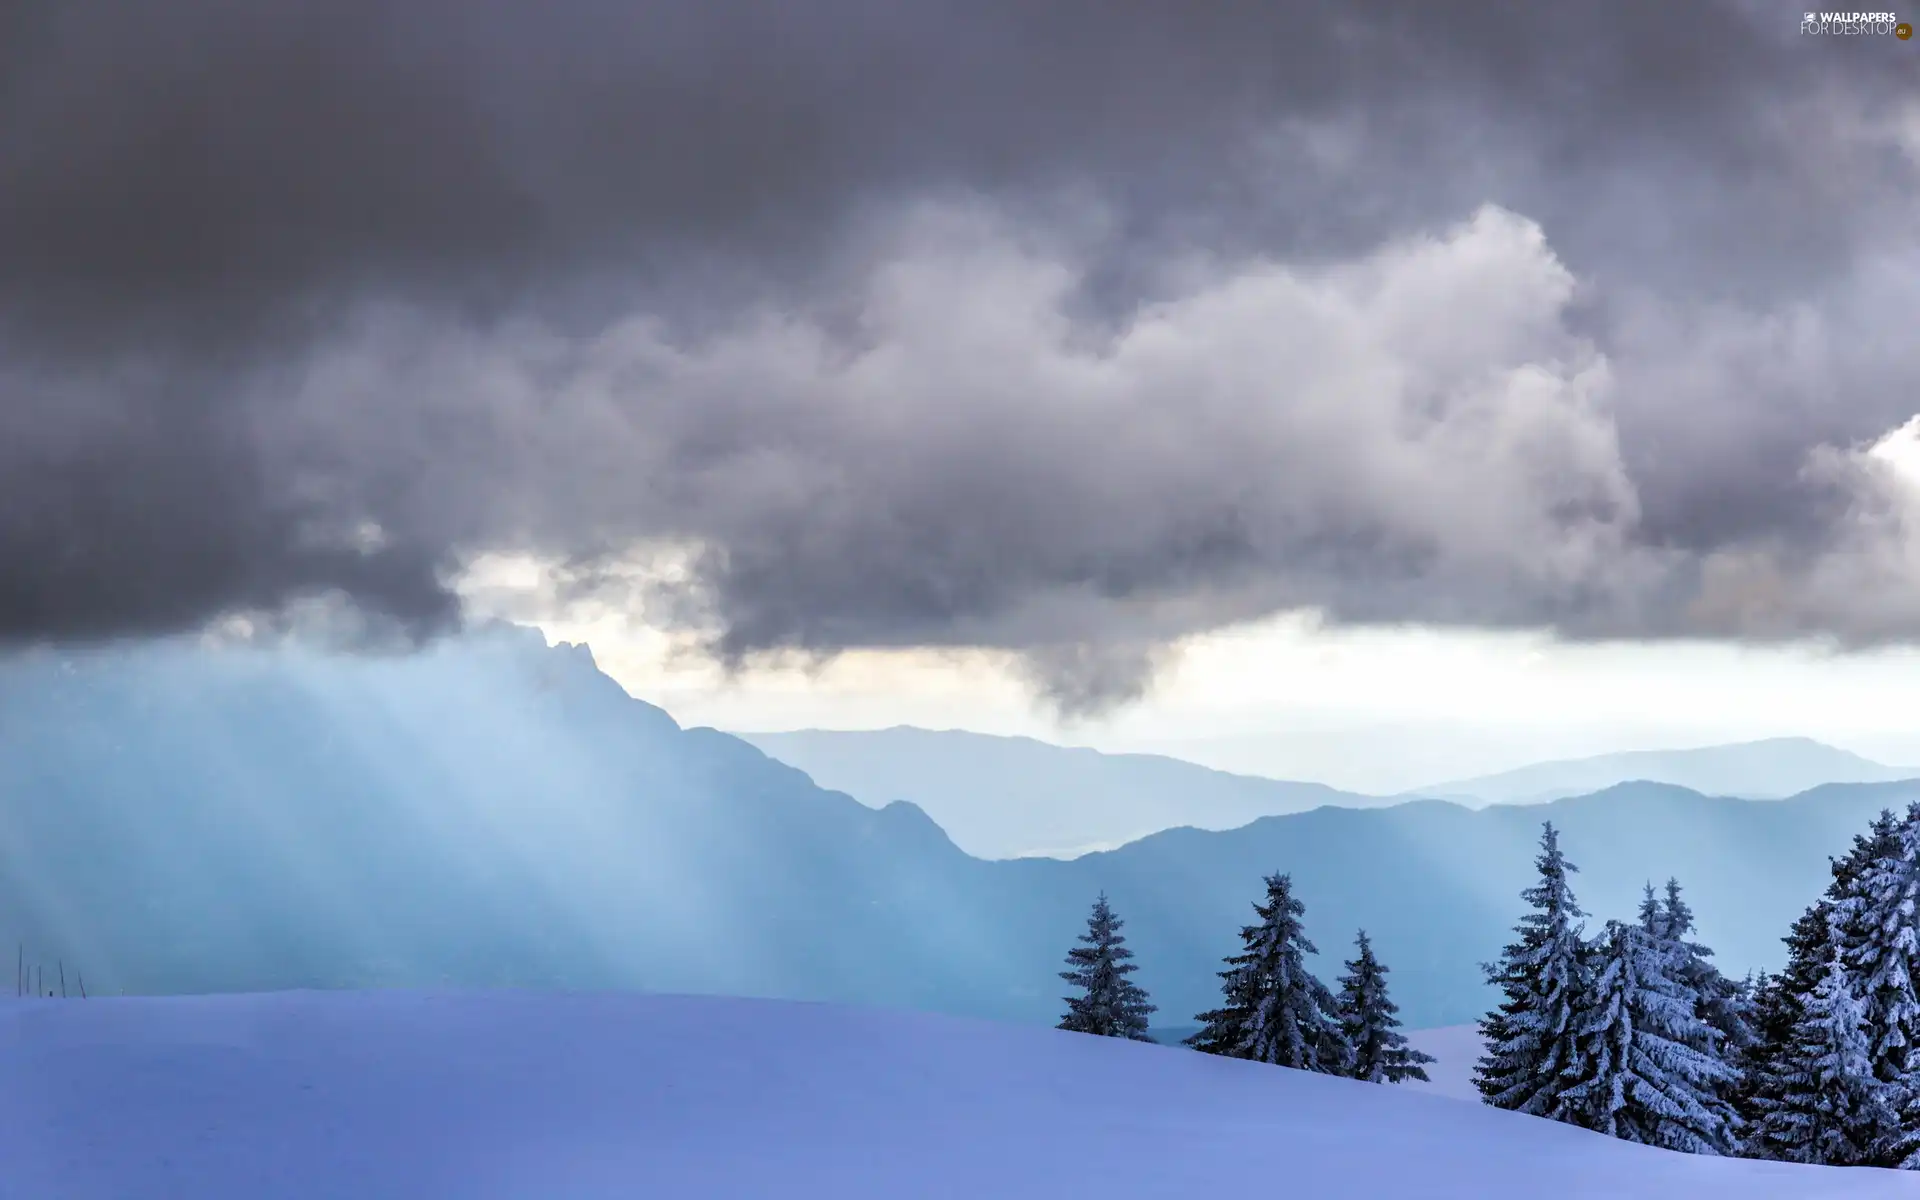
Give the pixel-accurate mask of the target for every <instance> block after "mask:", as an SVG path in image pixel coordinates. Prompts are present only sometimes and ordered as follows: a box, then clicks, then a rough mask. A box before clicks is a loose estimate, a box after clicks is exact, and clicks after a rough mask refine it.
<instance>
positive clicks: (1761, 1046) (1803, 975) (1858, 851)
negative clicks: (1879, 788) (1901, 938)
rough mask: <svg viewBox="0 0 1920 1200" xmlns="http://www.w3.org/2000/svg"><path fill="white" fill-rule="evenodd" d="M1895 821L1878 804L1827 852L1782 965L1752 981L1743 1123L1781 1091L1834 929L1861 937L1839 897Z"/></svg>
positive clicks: (1886, 847)
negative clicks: (1838, 849)
mask: <svg viewBox="0 0 1920 1200" xmlns="http://www.w3.org/2000/svg"><path fill="white" fill-rule="evenodd" d="M1899 828H1900V823H1899V821H1898V820H1897V819H1895V817H1894V815H1893V813H1892V812H1890V811H1888V810H1885V809H1882V810H1881V812H1880V815H1879V816H1878V817H1876V818H1875V819H1874V822H1873V824H1872V825H1871V826H1870V827H1869V828H1868V830H1867V832H1866V833H1863V834H1855V835H1854V839H1853V845H1852V847H1850V848H1849V849H1848V851H1847V853H1846V854H1844V855H1842V856H1840V857H1839V858H1835V859H1833V860H1831V862H1830V863H1829V864H1828V867H1829V871H1830V873H1831V876H1832V878H1831V880H1830V881H1829V883H1828V885H1827V890H1826V893H1825V894H1824V895H1823V896H1822V897H1821V898H1820V899H1819V900H1817V901H1815V902H1814V903H1813V905H1811V906H1810V907H1809V908H1808V909H1807V910H1806V911H1805V912H1804V913H1802V914H1801V915H1800V917H1799V919H1798V920H1796V921H1795V922H1794V923H1793V928H1792V930H1791V931H1790V932H1789V933H1788V934H1787V936H1786V939H1785V941H1786V945H1787V964H1786V966H1785V967H1784V968H1783V969H1782V970H1781V971H1780V972H1779V973H1778V974H1775V975H1771V976H1766V977H1764V978H1763V979H1762V980H1761V981H1760V982H1758V983H1757V984H1756V986H1755V988H1754V992H1753V1000H1752V1005H1751V1010H1750V1011H1751V1015H1750V1018H1749V1023H1750V1025H1751V1026H1752V1029H1753V1043H1752V1045H1750V1046H1749V1047H1748V1048H1747V1050H1746V1052H1745V1053H1744V1054H1743V1055H1742V1056H1741V1057H1742V1064H1741V1065H1742V1068H1743V1071H1742V1076H1741V1081H1740V1086H1739V1090H1738V1104H1739V1108H1740V1113H1741V1116H1742V1117H1743V1118H1744V1119H1745V1120H1746V1121H1747V1122H1748V1123H1750V1124H1751V1123H1754V1122H1757V1121H1759V1120H1760V1118H1761V1117H1762V1115H1764V1114H1765V1113H1767V1112H1769V1111H1772V1110H1773V1108H1774V1106H1777V1105H1778V1104H1779V1103H1780V1102H1781V1101H1782V1100H1783V1099H1784V1089H1785V1088H1786V1086H1787V1081H1788V1076H1789V1075H1790V1074H1791V1073H1792V1071H1793V1069H1794V1068H1791V1067H1790V1065H1789V1064H1788V1062H1787V1059H1788V1058H1789V1057H1791V1056H1792V1055H1793V1054H1794V1053H1795V1039H1796V1036H1797V1035H1796V1032H1795V1031H1796V1030H1797V1029H1798V1027H1799V1025H1800V1022H1801V1019H1802V1018H1803V1017H1804V1016H1805V1014H1806V1001H1807V999H1808V998H1809V997H1811V996H1812V995H1813V993H1814V991H1815V990H1816V989H1817V988H1819V986H1820V984H1821V981H1822V980H1823V979H1825V977H1826V974H1827V970H1828V967H1829V966H1830V964H1831V961H1832V957H1833V954H1832V947H1833V945H1834V939H1835V937H1836V936H1838V938H1839V939H1840V944H1841V946H1842V948H1843V950H1844V948H1845V947H1847V946H1849V945H1855V944H1858V942H1859V941H1860V940H1861V939H1860V937H1859V935H1858V934H1857V933H1854V932H1849V924H1850V923H1849V921H1848V919H1847V914H1846V913H1844V912H1842V911H1841V906H1840V902H1841V901H1842V900H1843V899H1845V898H1846V897H1848V896H1850V895H1853V894H1854V893H1855V882H1856V881H1857V880H1858V879H1859V877H1860V876H1861V875H1862V874H1863V873H1865V872H1866V870H1867V869H1868V867H1869V866H1871V865H1872V863H1873V862H1874V861H1875V860H1877V859H1879V858H1882V857H1884V856H1886V855H1888V854H1890V853H1893V851H1894V848H1895V843H1896V841H1897V836H1898V833H1899ZM1843 961H1844V960H1843ZM1770 1145H1771V1143H1770V1142H1768V1141H1767V1140H1765V1139H1759V1138H1756V1139H1753V1140H1752V1141H1751V1143H1750V1146H1749V1151H1750V1152H1751V1153H1755V1154H1759V1155H1762V1156H1765V1155H1767V1154H1769V1153H1770V1150H1769V1147H1770Z"/></svg>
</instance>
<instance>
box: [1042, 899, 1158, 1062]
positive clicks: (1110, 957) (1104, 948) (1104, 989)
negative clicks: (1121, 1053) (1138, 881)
mask: <svg viewBox="0 0 1920 1200" xmlns="http://www.w3.org/2000/svg"><path fill="white" fill-rule="evenodd" d="M1125 924H1126V922H1125V921H1122V920H1121V919H1120V918H1119V917H1116V916H1114V915H1113V908H1112V906H1111V905H1109V904H1108V903H1107V896H1106V893H1105V892H1102V893H1101V894H1100V898H1099V899H1097V900H1095V901H1094V902H1093V912H1092V914H1091V915H1089V916H1088V917H1087V931H1086V932H1085V933H1083V934H1081V935H1080V941H1081V942H1082V945H1079V946H1076V947H1074V948H1073V949H1071V950H1069V951H1067V964H1068V967H1069V969H1068V970H1065V971H1062V972H1060V978H1062V979H1064V980H1066V981H1067V982H1068V983H1071V984H1073V985H1074V986H1075V987H1078V988H1079V989H1080V995H1078V996H1068V997H1067V998H1066V1003H1067V1015H1066V1016H1065V1017H1063V1018H1061V1020H1060V1026H1059V1027H1060V1028H1061V1029H1069V1030H1072V1031H1073V1032H1075V1033H1091V1034H1094V1035H1096V1036H1098V1037H1117V1038H1130V1039H1132V1040H1133V1041H1136V1042H1147V1041H1152V1040H1153V1039H1152V1038H1150V1037H1148V1036H1147V1017H1148V1015H1149V1014H1151V1013H1152V1012H1154V1011H1155V1010H1154V1006H1153V1005H1152V1004H1150V1003H1148V1001H1147V993H1146V991H1145V989H1143V988H1141V986H1140V985H1139V984H1137V983H1135V982H1133V980H1131V979H1129V978H1127V976H1129V975H1131V974H1133V973H1134V972H1135V971H1137V970H1139V967H1138V966H1137V965H1136V964H1134V963H1132V962H1130V961H1128V960H1129V959H1131V958H1132V957H1133V951H1131V950H1129V949H1127V944H1126V943H1127V939H1126V938H1124V937H1122V936H1121V935H1120V927H1121V926H1122V925H1125Z"/></svg>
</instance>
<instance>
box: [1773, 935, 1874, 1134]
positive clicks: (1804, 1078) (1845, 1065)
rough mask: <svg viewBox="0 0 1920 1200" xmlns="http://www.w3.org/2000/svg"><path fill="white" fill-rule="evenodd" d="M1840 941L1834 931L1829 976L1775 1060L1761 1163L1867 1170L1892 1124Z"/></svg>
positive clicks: (1805, 1002)
mask: <svg viewBox="0 0 1920 1200" xmlns="http://www.w3.org/2000/svg"><path fill="white" fill-rule="evenodd" d="M1840 940H1841V939H1840V937H1839V936H1838V925H1837V923H1836V926H1835V936H1834V937H1833V942H1834V945H1833V948H1832V950H1831V952H1830V954H1829V958H1828V963H1827V970H1826V973H1825V974H1824V975H1823V976H1822V977H1821V980H1820V982H1819V984H1818V985H1816V986H1815V987H1814V989H1813V990H1812V991H1811V992H1810V993H1808V994H1807V995H1806V996H1804V997H1802V998H1801V1001H1800V1004H1799V1012H1800V1016H1799V1018H1798V1020H1797V1021H1796V1022H1795V1024H1794V1029H1793V1033H1792V1036H1791V1038H1790V1039H1789V1040H1788V1042H1787V1044H1786V1046H1785V1048H1784V1049H1783V1051H1782V1052H1781V1053H1780V1054H1779V1055H1777V1056H1776V1058H1775V1060H1774V1074H1775V1084H1776V1086H1775V1087H1774V1088H1772V1089H1770V1090H1769V1091H1768V1092H1767V1093H1766V1094H1763V1095H1761V1096H1760V1097H1759V1098H1758V1111H1757V1113H1756V1116H1757V1120H1756V1122H1755V1126H1754V1130H1753V1142H1754V1145H1753V1147H1752V1150H1753V1152H1754V1153H1756V1154H1757V1155H1759V1156H1761V1157H1766V1158H1780V1159H1785V1160H1787V1161H1789V1162H1803V1163H1825V1164H1827V1165H1830V1166H1861V1165H1866V1164H1869V1163H1871V1162H1873V1161H1874V1160H1875V1158H1876V1157H1877V1156H1878V1154H1879V1151H1880V1145H1879V1143H1880V1142H1881V1140H1882V1138H1883V1136H1884V1131H1885V1129H1886V1127H1887V1126H1888V1124H1889V1123H1890V1122H1891V1120H1892V1114H1891V1113H1890V1112H1889V1111H1888V1109H1887V1103H1886V1085H1884V1084H1882V1083H1881V1082H1880V1081H1878V1080H1877V1079H1875V1078H1874V1076H1873V1064H1872V1053H1871V1051H1872V1047H1871V1044H1870V1043H1869V1041H1868V1037H1867V1030H1866V1022H1865V1013H1864V1011H1863V1010H1862V1007H1861V1005H1860V1003H1859V1000H1858V999H1857V998H1856V997H1855V995H1854V993H1853V985H1852V983H1851V982H1850V981H1849V979H1848V974H1847V970H1846V966H1845V963H1844V961H1843V959H1844V950H1843V948H1842V947H1841V946H1840V945H1839V942H1840Z"/></svg>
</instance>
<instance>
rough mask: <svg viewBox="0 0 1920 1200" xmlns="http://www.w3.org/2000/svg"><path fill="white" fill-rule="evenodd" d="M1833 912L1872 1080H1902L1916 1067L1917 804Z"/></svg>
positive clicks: (1919, 949)
mask: <svg viewBox="0 0 1920 1200" xmlns="http://www.w3.org/2000/svg"><path fill="white" fill-rule="evenodd" d="M1836 909H1837V919H1838V927H1839V928H1840V929H1841V930H1842V931H1843V935H1844V937H1845V940H1846V945H1845V947H1844V952H1845V962H1846V967H1847V970H1848V974H1849V975H1850V976H1851V977H1852V979H1853V981H1854V984H1855V987H1856V989H1857V990H1858V994H1859V998H1860V1003H1861V1006H1862V1008H1863V1010H1864V1011H1865V1014H1866V1023H1867V1030H1868V1038H1869V1041H1870V1043H1871V1045H1870V1050H1869V1055H1870V1057H1871V1060H1872V1062H1873V1073H1874V1077H1875V1078H1876V1079H1879V1080H1880V1081H1881V1082H1882V1083H1887V1084H1893V1085H1904V1083H1905V1081H1906V1079H1907V1076H1908V1075H1909V1073H1910V1072H1911V1071H1912V1070H1913V1069H1914V1068H1920V1055H1915V1054H1914V1053H1913V1051H1914V1049H1915V1046H1916V1044H1917V1043H1920V996H1916V994H1915V979H1914V975H1915V973H1916V971H1920V961H1917V960H1920V939H1916V931H1915V925H1914V922H1915V919H1916V915H1920V804H1915V805H1914V806H1912V807H1911V808H1909V809H1908V810H1907V816H1906V819H1905V820H1904V821H1902V822H1901V823H1900V825H1899V827H1898V829H1897V830H1896V831H1895V833H1894V836H1893V837H1892V838H1891V839H1889V841H1888V842H1887V843H1886V844H1884V845H1883V846H1881V848H1880V852H1879V853H1878V854H1876V855H1875V857H1874V859H1873V861H1872V862H1871V863H1869V864H1868V865H1867V867H1866V869H1865V870H1863V871H1861V872H1860V873H1859V874H1858V875H1857V876H1856V877H1855V878H1854V879H1853V881H1852V885H1851V886H1850V887H1849V888H1848V889H1847V891H1846V894H1845V895H1843V896H1842V897H1841V898H1840V900H1839V902H1838V904H1837V905H1836ZM1910 1059H1911V1060H1912V1061H1911V1062H1910Z"/></svg>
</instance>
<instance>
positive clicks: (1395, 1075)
mask: <svg viewBox="0 0 1920 1200" xmlns="http://www.w3.org/2000/svg"><path fill="white" fill-rule="evenodd" d="M1354 946H1355V948H1356V949H1357V950H1358V951H1359V957H1358V958H1355V959H1353V960H1352V961H1350V962H1348V963H1347V973H1346V974H1345V975H1342V976H1341V977H1340V996H1339V1009H1340V1029H1341V1032H1342V1033H1343V1034H1344V1035H1345V1036H1346V1039H1347V1045H1349V1046H1351V1047H1352V1048H1353V1062H1352V1065H1351V1067H1350V1072H1351V1074H1352V1075H1353V1077H1354V1078H1355V1079H1364V1080H1366V1081H1367V1082H1368V1083H1400V1082H1401V1081H1403V1080H1407V1079H1418V1080H1419V1081H1420V1082H1422V1083H1426V1082H1427V1072H1426V1071H1425V1069H1424V1068H1423V1066H1422V1064H1424V1063H1430V1062H1433V1061H1435V1059H1434V1057H1433V1055H1431V1054H1427V1053H1424V1052H1422V1051H1419V1050H1415V1049H1413V1048H1412V1047H1411V1046H1409V1045H1407V1039H1406V1035H1404V1034H1402V1033H1401V1032H1400V1018H1399V1017H1398V1016H1396V1015H1395V1014H1396V1013H1398V1012H1399V1011H1400V1006H1399V1005H1398V1004H1395V1003H1394V1002H1393V1001H1392V1000H1389V999H1388V998H1387V968H1386V967H1385V966H1384V965H1383V964H1382V963H1381V962H1380V960H1379V959H1377V958H1375V957H1374V956H1373V942H1372V941H1371V940H1370V939H1369V938H1368V937H1367V931H1366V930H1364V929H1362V930H1361V931H1360V934H1359V936H1358V937H1356V938H1355V939H1354Z"/></svg>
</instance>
